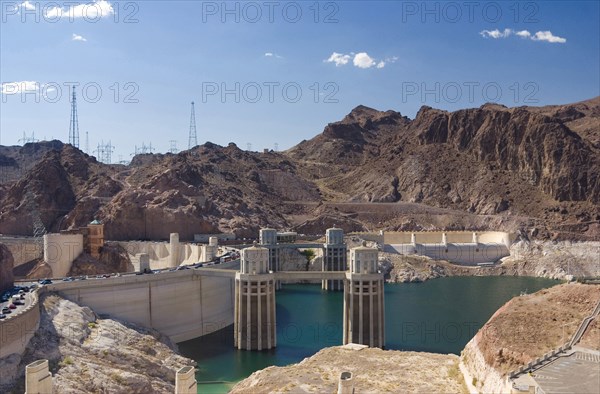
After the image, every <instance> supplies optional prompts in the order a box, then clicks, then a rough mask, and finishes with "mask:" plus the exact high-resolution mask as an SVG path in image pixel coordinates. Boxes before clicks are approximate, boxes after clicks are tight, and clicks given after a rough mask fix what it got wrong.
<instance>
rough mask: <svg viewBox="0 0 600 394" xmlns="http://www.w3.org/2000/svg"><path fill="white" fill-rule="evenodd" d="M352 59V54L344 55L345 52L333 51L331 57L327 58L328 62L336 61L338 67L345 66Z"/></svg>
mask: <svg viewBox="0 0 600 394" xmlns="http://www.w3.org/2000/svg"><path fill="white" fill-rule="evenodd" d="M349 61H350V55H344V54H343V53H337V52H333V53H332V54H331V56H329V59H327V60H325V62H327V63H335V66H336V67H339V66H345V65H346V64H348V62H349Z"/></svg>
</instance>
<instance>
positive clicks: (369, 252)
mask: <svg viewBox="0 0 600 394" xmlns="http://www.w3.org/2000/svg"><path fill="white" fill-rule="evenodd" d="M377 257H378V250H377V249H375V248H367V247H365V246H362V247H358V248H353V249H350V272H348V273H346V280H345V282H344V286H345V288H344V345H345V344H348V343H358V344H361V345H367V346H370V347H380V348H383V346H384V345H385V325H384V324H385V318H384V300H383V274H381V273H379V272H377Z"/></svg>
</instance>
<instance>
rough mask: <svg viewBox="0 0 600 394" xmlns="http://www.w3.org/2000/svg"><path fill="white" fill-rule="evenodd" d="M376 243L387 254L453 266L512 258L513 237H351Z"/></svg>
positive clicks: (476, 234)
mask: <svg viewBox="0 0 600 394" xmlns="http://www.w3.org/2000/svg"><path fill="white" fill-rule="evenodd" d="M351 235H355V236H358V237H360V238H363V239H365V240H368V241H373V242H377V243H379V244H380V245H382V247H383V251H384V252H388V253H397V254H407V255H408V254H416V255H422V256H427V257H431V258H432V259H436V260H447V261H450V262H452V263H457V264H465V265H476V264H481V263H492V262H496V261H498V260H500V259H501V258H503V257H506V256H509V255H510V245H511V244H512V242H513V241H514V235H513V234H510V233H506V232H501V231H485V232H472V231H423V232H379V233H352V234H351Z"/></svg>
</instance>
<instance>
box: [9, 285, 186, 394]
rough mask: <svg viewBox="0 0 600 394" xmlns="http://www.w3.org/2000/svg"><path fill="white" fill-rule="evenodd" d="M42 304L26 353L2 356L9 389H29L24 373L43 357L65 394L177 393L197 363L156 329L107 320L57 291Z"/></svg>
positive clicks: (57, 390) (58, 390) (57, 389)
mask: <svg viewBox="0 0 600 394" xmlns="http://www.w3.org/2000/svg"><path fill="white" fill-rule="evenodd" d="M41 302H42V308H41V312H42V313H41V320H40V328H39V329H38V331H37V332H36V334H35V336H34V337H33V338H32V340H31V341H30V343H29V345H28V347H27V350H26V352H25V354H24V355H23V357H22V358H21V357H19V356H17V355H13V356H11V357H9V358H7V359H5V360H0V364H1V365H2V371H3V372H2V386H0V390H2V391H3V392H14V393H17V392H23V391H24V383H23V382H24V379H23V376H22V375H21V376H19V373H20V374H22V373H24V371H25V366H26V365H27V364H29V363H31V362H33V361H35V360H38V359H48V360H49V361H50V369H51V372H52V374H53V382H54V390H55V391H56V392H59V393H83V392H85V393H90V392H110V393H173V392H174V390H175V372H176V371H177V370H178V369H179V368H181V367H183V366H187V365H195V362H194V361H193V360H190V359H187V358H185V357H181V356H179V355H177V353H176V346H175V345H174V344H172V343H171V342H170V341H169V340H168V338H166V337H164V336H161V335H160V334H159V333H157V332H155V331H150V330H146V329H142V328H140V327H136V326H134V325H131V324H127V323H122V322H118V321H115V320H111V319H101V318H99V317H98V316H96V314H95V313H94V312H93V311H92V310H90V309H89V308H87V307H81V306H79V305H77V304H75V303H73V302H71V301H68V300H65V299H62V298H61V297H59V296H57V295H52V294H51V295H47V296H43V297H42V300H41ZM15 356H16V357H15ZM9 376H10V378H11V379H9ZM9 380H12V381H9Z"/></svg>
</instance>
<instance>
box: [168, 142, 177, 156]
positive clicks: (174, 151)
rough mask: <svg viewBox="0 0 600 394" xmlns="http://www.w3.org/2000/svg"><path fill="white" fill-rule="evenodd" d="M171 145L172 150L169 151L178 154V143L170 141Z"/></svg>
mask: <svg viewBox="0 0 600 394" xmlns="http://www.w3.org/2000/svg"><path fill="white" fill-rule="evenodd" d="M169 143H170V144H171V148H170V149H169V152H171V153H173V154H176V153H177V141H175V140H170V141H169Z"/></svg>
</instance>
